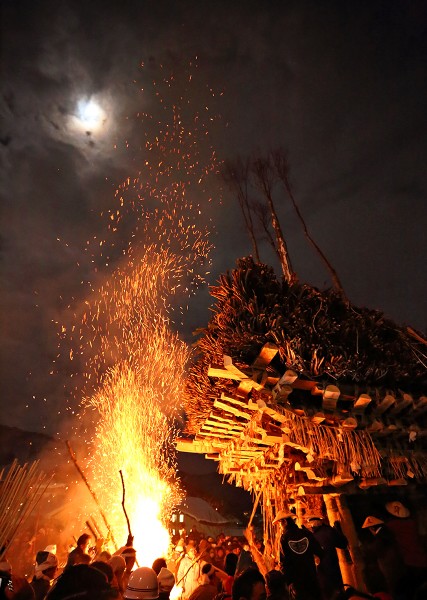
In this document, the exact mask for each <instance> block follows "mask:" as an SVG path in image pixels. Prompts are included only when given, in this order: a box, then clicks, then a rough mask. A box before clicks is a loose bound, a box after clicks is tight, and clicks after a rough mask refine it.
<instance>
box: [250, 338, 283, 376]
mask: <svg viewBox="0 0 427 600" xmlns="http://www.w3.org/2000/svg"><path fill="white" fill-rule="evenodd" d="M278 352H279V348H278V347H277V346H276V344H271V343H270V342H267V343H266V344H264V346H263V347H262V348H261V351H260V353H259V355H258V357H257V358H256V359H255V362H254V363H253V364H252V368H253V369H265V368H266V367H267V365H269V364H270V363H271V361H272V360H273V358H274V357H275V356H276V354H277V353H278Z"/></svg>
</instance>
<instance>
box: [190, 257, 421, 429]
mask: <svg viewBox="0 0 427 600" xmlns="http://www.w3.org/2000/svg"><path fill="white" fill-rule="evenodd" d="M211 295H212V296H213V297H214V298H216V305H215V307H214V308H213V316H212V318H211V320H210V322H209V324H208V326H207V328H206V329H204V330H202V331H201V332H200V337H199V339H198V341H197V343H196V346H197V349H198V351H199V352H200V358H199V361H198V362H197V363H196V364H195V365H194V366H193V368H192V370H191V372H190V375H189V378H188V382H187V389H186V393H185V404H186V411H187V414H188V417H189V423H188V431H189V432H190V433H195V432H196V431H197V430H198V426H200V424H201V422H202V421H203V420H204V419H205V418H206V417H207V416H208V414H209V410H210V408H211V405H212V402H213V400H214V399H215V398H216V397H218V396H219V395H220V393H221V391H226V388H227V385H229V383H227V382H225V381H220V382H215V381H212V380H210V379H209V378H208V376H207V368H206V366H207V365H210V364H218V363H219V362H220V360H221V358H222V355H223V354H227V355H229V356H232V357H233V362H234V363H235V364H236V365H238V366H239V368H242V369H243V370H244V369H245V368H249V366H250V365H251V364H252V363H253V361H254V360H255V359H256V357H257V356H258V353H259V351H260V349H261V348H262V347H263V345H264V344H266V343H268V342H270V343H273V344H276V345H277V347H278V348H279V355H278V359H277V360H275V364H274V366H275V368H276V370H277V371H279V372H284V371H285V370H286V369H293V370H295V371H296V372H297V373H298V374H299V376H300V377H306V378H310V379H312V378H315V379H317V380H319V379H322V378H326V379H328V380H330V379H335V380H339V381H340V383H352V384H362V385H371V386H378V385H381V386H382V387H386V388H389V389H397V388H398V387H403V386H404V385H405V384H413V383H414V382H417V381H422V378H423V377H425V374H426V366H425V365H426V362H427V361H426V358H425V345H424V343H423V338H422V336H418V337H417V336H414V335H413V333H411V332H408V329H407V328H405V327H399V326H398V325H396V324H395V323H393V322H392V321H391V320H389V319H386V318H385V317H384V315H383V314H382V313H380V312H379V311H376V310H370V309H367V308H359V307H356V306H353V305H351V304H350V303H348V302H347V301H344V300H343V298H342V296H341V295H340V294H339V293H337V292H336V291H334V290H326V291H322V292H321V291H319V290H317V289H316V288H314V287H311V286H308V285H303V284H298V283H295V284H292V285H290V284H289V283H288V282H287V281H286V280H284V279H282V280H279V279H278V278H277V276H276V274H275V273H274V271H273V269H272V268H271V267H269V266H267V265H263V264H256V263H255V262H254V261H253V259H252V258H251V257H248V258H243V259H240V260H239V261H238V263H237V268H236V269H234V270H233V271H231V272H227V273H226V274H223V275H221V276H220V279H219V282H218V285H217V286H215V287H212V288H211ZM411 331H412V330H411Z"/></svg>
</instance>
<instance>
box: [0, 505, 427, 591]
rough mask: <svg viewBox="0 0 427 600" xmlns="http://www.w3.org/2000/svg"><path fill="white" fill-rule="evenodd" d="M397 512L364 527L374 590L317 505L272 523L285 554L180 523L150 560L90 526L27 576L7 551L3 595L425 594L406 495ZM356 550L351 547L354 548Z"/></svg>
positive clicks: (41, 558)
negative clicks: (110, 547)
mask: <svg viewBox="0 0 427 600" xmlns="http://www.w3.org/2000/svg"><path fill="white" fill-rule="evenodd" d="M386 509H387V511H388V515H389V517H390V518H389V519H388V520H387V522H386V521H385V519H383V518H381V516H376V515H368V516H367V517H366V519H365V521H364V523H363V525H362V530H363V531H365V532H366V533H367V534H368V535H367V536H366V540H365V542H364V545H363V553H364V556H365V561H364V562H365V570H366V581H367V584H368V592H366V591H364V592H358V591H356V590H354V589H353V588H351V587H350V586H346V585H345V582H343V579H342V576H341V570H340V566H339V561H338V555H337V549H340V550H342V551H343V552H347V553H348V547H347V546H348V543H347V539H346V537H345V536H344V535H343V533H342V531H341V528H340V527H339V524H338V523H336V524H334V526H331V525H329V524H328V523H327V522H326V520H325V519H324V518H322V515H321V514H318V513H312V514H307V515H306V517H305V521H304V525H302V526H299V525H298V524H297V522H296V516H295V514H293V513H292V512H288V511H286V510H282V511H279V512H278V513H277V515H276V517H275V519H274V521H273V526H274V527H277V528H278V533H280V544H279V548H280V550H279V552H278V555H277V557H275V556H274V555H273V553H272V546H268V544H266V547H264V546H263V544H262V543H261V542H260V541H257V540H256V538H255V536H254V533H253V530H251V529H248V530H247V531H246V532H245V537H244V538H237V537H230V536H226V535H224V534H220V535H218V536H217V537H216V538H213V537H205V536H202V535H201V534H199V533H198V532H197V531H196V530H193V531H192V532H190V533H189V534H188V535H187V534H186V532H185V531H182V532H181V536H182V537H180V538H179V539H174V540H173V544H172V545H171V549H170V552H169V554H168V555H167V556H165V557H159V558H157V559H156V560H155V561H154V562H153V564H152V565H151V567H147V566H144V567H140V566H138V561H137V551H136V550H135V548H134V547H133V545H132V540H128V542H127V544H126V545H125V546H123V547H122V548H120V549H118V550H117V551H116V552H115V553H114V554H113V555H111V554H110V553H109V552H108V551H107V550H105V549H104V548H103V546H102V543H101V542H102V541H99V540H98V544H95V546H94V545H93V542H94V540H92V539H91V536H90V535H89V534H88V533H83V534H82V535H81V536H80V537H79V538H78V540H77V543H76V545H75V548H73V550H71V551H70V552H69V553H68V556H67V559H66V561H65V564H64V565H63V567H62V568H60V567H59V564H58V558H57V556H56V552H55V551H56V548H55V546H54V545H48V546H46V547H45V548H44V549H43V550H39V551H38V552H37V553H36V556H35V563H34V572H33V575H32V576H31V577H29V578H25V577H18V576H16V575H15V574H14V573H12V569H11V566H10V563H9V562H8V560H7V559H6V558H5V555H3V557H2V559H1V562H0V600H2V599H3V598H7V599H9V600H11V599H13V600H71V599H74V598H76V599H79V598H81V599H83V600H98V599H103V598H106V599H107V598H116V599H119V600H120V599H123V600H340V599H345V598H355V599H356V598H379V599H381V600H421V599H425V598H427V583H426V582H427V553H426V551H425V549H424V547H423V546H422V544H421V543H420V540H419V538H418V535H417V531H416V526H415V522H414V520H413V519H411V518H410V513H409V510H408V509H407V508H406V507H404V506H403V505H402V504H401V503H400V502H394V503H388V504H387V505H386ZM348 556H350V555H349V554H348Z"/></svg>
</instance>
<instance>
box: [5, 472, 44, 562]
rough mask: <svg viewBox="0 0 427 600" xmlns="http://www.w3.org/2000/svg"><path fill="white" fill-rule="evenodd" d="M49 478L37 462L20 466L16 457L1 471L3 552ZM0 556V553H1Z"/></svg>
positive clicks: (42, 492)
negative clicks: (6, 468) (7, 468)
mask: <svg viewBox="0 0 427 600" xmlns="http://www.w3.org/2000/svg"><path fill="white" fill-rule="evenodd" d="M50 481H51V478H49V479H48V478H47V476H46V475H45V473H43V471H41V470H40V465H39V461H38V460H36V461H34V462H33V463H31V464H27V463H25V464H24V465H23V466H20V465H19V464H18V461H17V460H15V461H14V462H13V463H12V465H11V466H10V467H9V470H8V471H7V473H5V469H3V471H2V472H1V474H0V548H1V549H2V552H3V554H4V553H5V552H6V550H7V547H8V546H9V545H10V544H11V542H12V541H13V539H14V537H15V536H16V534H17V532H18V530H19V528H20V526H21V525H22V524H23V523H24V522H25V520H26V519H27V518H28V517H29V515H30V514H31V513H32V512H33V510H34V509H35V507H36V506H37V504H38V502H39V501H40V499H41V497H42V496H43V494H44V492H45V491H46V488H47V486H48V485H49V483H50ZM0 559H1V556H0Z"/></svg>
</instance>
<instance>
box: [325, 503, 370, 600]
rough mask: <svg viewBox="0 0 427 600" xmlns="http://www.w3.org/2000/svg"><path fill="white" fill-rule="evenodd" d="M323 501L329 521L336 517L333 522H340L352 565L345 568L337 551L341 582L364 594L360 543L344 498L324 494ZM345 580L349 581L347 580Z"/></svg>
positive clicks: (364, 585) (364, 586)
mask: <svg viewBox="0 0 427 600" xmlns="http://www.w3.org/2000/svg"><path fill="white" fill-rule="evenodd" d="M323 499H324V501H325V505H326V509H327V511H328V517H329V519H331V517H332V518H334V515H335V517H336V516H337V517H338V518H335V519H334V520H338V521H339V522H340V524H341V527H342V530H343V533H344V535H345V537H346V538H347V540H348V550H349V552H350V557H351V560H352V562H353V564H351V565H350V564H347V566H346V565H343V564H342V562H341V555H340V551H338V557H339V559H340V567H341V572H342V576H343V581H344V583H349V584H351V585H352V586H353V587H355V588H356V589H358V590H360V591H363V592H366V584H365V580H364V576H363V559H362V553H361V550H360V542H359V538H358V536H357V532H356V528H355V526H354V522H353V517H352V514H351V512H350V510H349V508H348V506H347V501H346V499H345V496H344V495H343V494H325V495H324V496H323ZM341 552H342V551H341ZM347 562H348V561H347ZM347 578H348V579H349V580H347Z"/></svg>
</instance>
